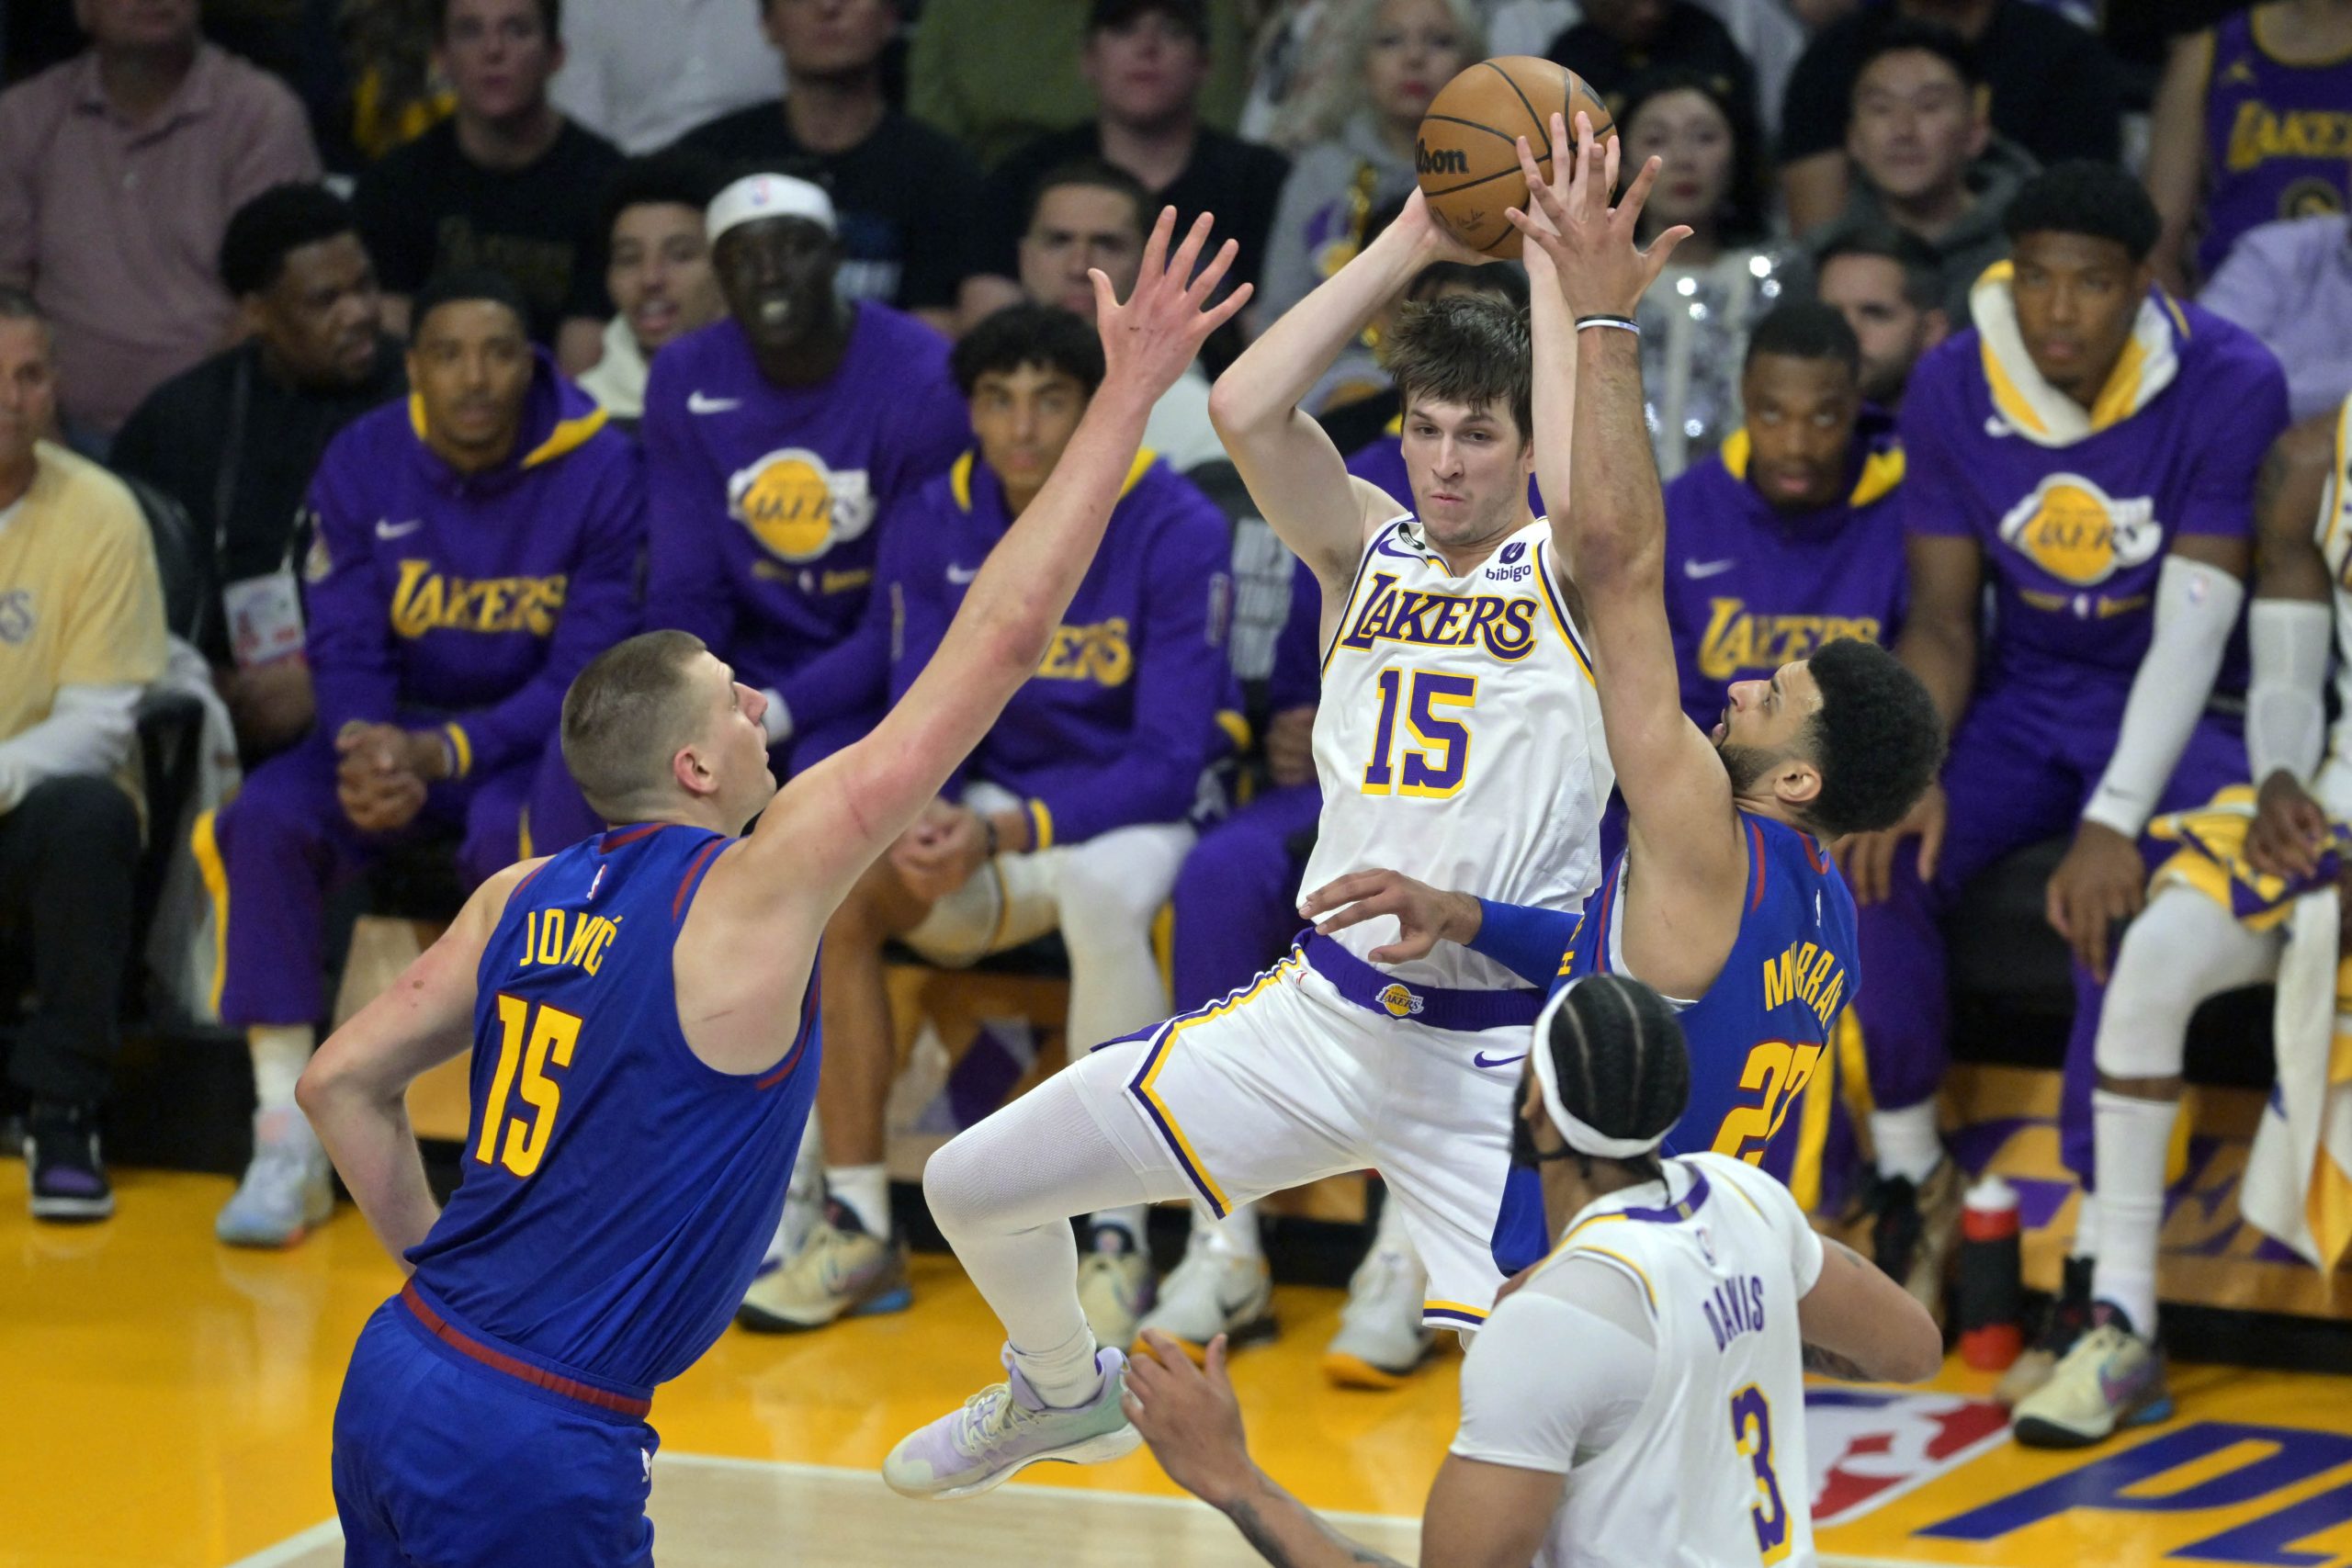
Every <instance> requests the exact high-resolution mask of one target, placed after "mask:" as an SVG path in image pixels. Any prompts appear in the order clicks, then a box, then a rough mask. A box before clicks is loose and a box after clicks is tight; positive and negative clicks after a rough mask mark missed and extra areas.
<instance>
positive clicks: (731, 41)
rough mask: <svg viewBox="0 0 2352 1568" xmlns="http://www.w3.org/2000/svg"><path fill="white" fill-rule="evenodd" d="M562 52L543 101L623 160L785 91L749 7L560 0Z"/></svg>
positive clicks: (675, 0) (728, 2) (686, 1)
mask: <svg viewBox="0 0 2352 1568" xmlns="http://www.w3.org/2000/svg"><path fill="white" fill-rule="evenodd" d="M793 3H794V4H797V5H801V6H809V5H812V4H819V3H821V0H793ZM563 51H564V59H563V69H562V70H560V71H558V72H557V73H555V80H554V81H553V82H551V83H549V84H548V98H549V99H550V100H551V101H552V102H553V103H554V104H555V107H557V108H559V109H561V110H562V111H563V112H564V114H566V115H567V116H569V117H570V118H572V119H573V120H576V121H577V122H579V123H580V124H582V125H584V126H586V127H587V128H588V129H589V130H593V131H594V132H595V133H596V134H597V135H599V136H601V137H603V138H604V139H605V141H610V142H612V143H614V144H615V145H616V146H617V147H619V148H620V150H621V151H622V152H627V153H628V154H629V155H630V156H631V157H637V156H640V155H642V154H644V153H647V152H654V151H656V150H658V149H660V148H663V147H667V146H669V145H670V143H672V142H673V141H676V140H677V139H678V138H679V137H681V136H684V134H685V133H686V132H687V131H689V130H693V129H694V128H695V126H697V125H702V124H705V123H707V122H708V121H710V120H713V119H716V118H718V117H719V116H720V115H723V114H731V113H733V112H734V111H735V110H737V109H740V108H743V107H747V106H749V105H752V104H757V103H764V102H766V101H767V100H768V99H770V98H773V97H775V96H776V94H777V93H778V92H780V91H782V90H783V87H784V73H783V71H782V70H781V69H780V67H779V66H778V63H777V62H776V60H775V57H774V56H772V55H770V54H769V53H768V52H767V51H765V50H764V49H763V48H762V47H761V39H760V24H759V17H758V15H757V13H755V12H754V11H753V10H752V4H751V0H662V5H661V6H660V7H659V8H658V9H657V8H655V7H653V6H648V5H647V4H646V3H645V0H564V3H563Z"/></svg>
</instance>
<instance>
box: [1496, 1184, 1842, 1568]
mask: <svg viewBox="0 0 2352 1568" xmlns="http://www.w3.org/2000/svg"><path fill="white" fill-rule="evenodd" d="M1666 1168H1667V1172H1668V1181H1669V1183H1670V1190H1671V1192H1672V1193H1673V1195H1674V1200H1675V1201H1673V1202H1671V1203H1670V1204H1667V1205H1665V1206H1662V1207H1646V1206H1645V1205H1647V1204H1655V1203H1657V1202H1658V1197H1659V1195H1658V1190H1657V1187H1656V1186H1655V1185H1652V1184H1644V1185H1643V1186H1641V1187H1637V1188H1634V1189H1632V1190H1630V1191H1628V1192H1627V1193H1624V1194H1623V1195H1620V1196H1612V1197H1611V1198H1606V1199H1603V1200H1601V1201H1600V1202H1599V1203H1596V1204H1594V1205H1593V1206H1592V1207H1590V1208H1588V1209H1586V1210H1585V1211H1584V1212H1583V1213H1581V1214H1579V1215H1578V1216H1577V1220H1576V1221H1575V1222H1574V1223H1573V1224H1570V1226H1569V1227H1568V1230H1567V1233H1566V1235H1564V1236H1563V1237H1562V1238H1561V1242H1560V1245H1559V1247H1558V1248H1557V1249H1555V1251H1554V1252H1553V1254H1552V1256H1551V1257H1550V1258H1546V1259H1545V1260H1544V1262H1543V1263H1541V1264H1539V1265H1537V1267H1536V1270H1535V1272H1534V1274H1533V1275H1532V1276H1531V1277H1530V1279H1529V1280H1528V1282H1527V1283H1526V1284H1525V1285H1524V1286H1522V1287H1521V1292H1519V1293H1520V1294H1532V1295H1541V1294H1543V1293H1544V1292H1545V1291H1546V1290H1547V1288H1554V1289H1556V1288H1557V1285H1556V1280H1557V1278H1558V1277H1559V1276H1560V1275H1561V1274H1562V1273H1563V1272H1565V1273H1566V1275H1568V1276H1569V1277H1570V1278H1573V1277H1574V1275H1575V1274H1576V1273H1577V1272H1579V1270H1576V1269H1567V1270H1565V1271H1564V1270H1563V1269H1562V1268H1561V1266H1562V1264H1563V1263H1564V1262H1565V1261H1566V1260H1568V1259H1570V1258H1587V1259H1597V1260H1599V1261H1600V1262H1601V1263H1604V1264H1607V1265H1609V1266H1611V1267H1612V1268H1614V1269H1619V1270H1621V1271H1623V1273H1624V1274H1625V1275H1627V1276H1629V1277H1630V1278H1631V1279H1632V1280H1633V1281H1634V1283H1635V1284H1637V1285H1638V1286H1639V1287H1640V1289H1641V1296H1642V1300H1643V1302H1644V1303H1645V1305H1646V1306H1647V1308H1648V1312H1649V1319H1650V1321H1649V1326H1650V1328H1651V1331H1652V1333H1653V1335H1654V1337H1655V1344H1656V1363H1655V1365H1656V1371H1655V1373H1654V1375H1653V1376H1652V1379H1651V1382H1650V1389H1649V1393H1648V1396H1647V1397H1646V1398H1645V1399H1644V1400H1643V1401H1642V1404H1641V1407H1640V1409H1639V1410H1638V1411H1637V1412H1636V1413H1635V1414H1634V1416H1633V1417H1632V1418H1631V1420H1630V1421H1629V1422H1628V1423H1627V1424H1626V1425H1625V1427H1624V1428H1623V1431H1621V1432H1620V1433H1619V1434H1618V1435H1617V1437H1616V1438H1614V1439H1613V1440H1611V1442H1610V1443H1609V1445H1608V1447H1607V1448H1606V1449H1605V1450H1603V1451H1602V1452H1601V1453H1600V1455H1599V1456H1598V1457H1595V1458H1591V1459H1589V1460H1586V1459H1584V1458H1582V1457H1579V1458H1578V1460H1577V1462H1576V1463H1575V1464H1574V1465H1573V1466H1572V1467H1571V1468H1569V1469H1568V1471H1567V1483H1566V1492H1565V1494H1564V1495H1563V1496H1562V1498H1561V1502H1560V1506H1559V1510H1558V1512H1557V1513H1555V1515H1554V1516H1553V1519H1552V1529H1551V1533H1550V1535H1549V1536H1548V1537H1547V1538H1546V1539H1545V1541H1544V1551H1542V1552H1541V1553H1540V1554H1539V1555H1538V1556H1537V1558H1536V1562H1537V1563H1539V1564H1542V1565H1543V1568H1567V1565H1570V1564H1574V1565H1577V1568H1600V1565H1602V1564H1607V1565H1609V1568H1632V1565H1634V1564H1640V1565H1641V1568H1662V1565H1666V1564H1673V1565H1675V1568H1702V1565H1704V1568H1723V1565H1725V1564H1731V1563H1758V1562H1760V1563H1765V1564H1775V1563H1780V1564H1787V1565H1788V1568H1808V1565H1810V1564H1812V1563H1813V1562H1815V1556H1814V1549H1813V1513H1812V1500H1811V1496H1810V1495H1809V1492H1808V1488H1809V1487H1810V1486H1811V1484H1812V1483H1811V1480H1810V1477H1811V1474H1812V1472H1811V1470H1810V1468H1809V1467H1808V1465H1807V1463H1806V1458H1805V1441H1804V1438H1805V1434H1804V1340H1803V1337H1802V1336H1801V1335H1800V1333H1799V1331H1798V1327H1797V1302H1798V1300H1799V1298H1800V1297H1802V1296H1803V1295H1804V1292H1807V1291H1810V1290H1811V1289H1813V1285H1814V1281H1815V1280H1817V1279H1819V1278H1820V1276H1821V1242H1820V1240H1819V1238H1817V1237H1816V1236H1815V1235H1814V1233H1813V1230H1812V1228H1811V1227H1810V1226H1809V1225H1807V1224H1806V1223H1805V1218H1804V1213H1802V1212H1801V1211H1800V1210H1799V1209H1798V1208H1797V1205H1796V1201H1795V1200H1794V1199H1792V1198H1791V1197H1790V1196H1789V1194H1788V1190H1787V1189H1786V1188H1784V1187H1782V1186H1781V1184H1780V1183H1779V1182H1778V1181H1775V1180H1774V1179H1772V1178H1771V1177H1770V1176H1767V1175H1765V1174H1764V1173H1763V1172H1762V1171H1759V1170H1758V1169H1756V1168H1754V1167H1753V1166H1749V1165H1747V1164H1744V1163H1743V1162H1741V1161H1739V1160H1736V1159H1732V1158H1730V1157H1728V1156H1723V1155H1692V1156H1686V1157H1684V1158H1680V1159H1673V1160H1668V1161H1667V1162H1666ZM1516 1299H1517V1298H1516V1296H1514V1297H1511V1298H1508V1299H1506V1300H1505V1301H1504V1302H1503V1303H1500V1304H1499V1305H1498V1306H1497V1308H1496V1309H1495V1314H1494V1317H1493V1319H1492V1320H1491V1321H1490V1324H1489V1326H1488V1329H1487V1334H1485V1335H1481V1336H1480V1337H1479V1339H1478V1340H1477V1341H1474V1342H1473V1345H1472V1348H1471V1355H1472V1356H1473V1357H1476V1356H1477V1355H1479V1354H1481V1353H1482V1352H1483V1351H1484V1350H1485V1349H1486V1348H1487V1339H1488V1337H1489V1336H1492V1337H1494V1339H1493V1342H1494V1343H1495V1344H1496V1345H1497V1346H1498V1347H1500V1346H1503V1345H1505V1344H1510V1343H1513V1342H1515V1341H1517V1340H1518V1339H1519V1338H1520V1337H1516V1336H1507V1335H1505V1333H1504V1329H1505V1326H1506V1325H1504V1322H1503V1318H1504V1314H1507V1313H1509V1312H1510V1310H1511V1307H1512V1303H1513V1302H1514V1301H1516ZM1531 1304H1532V1305H1535V1304H1540V1303H1531ZM1521 1310H1522V1311H1526V1310H1527V1309H1521ZM1531 1315H1532V1314H1531ZM1521 1348H1522V1353H1523V1350H1524V1346H1523V1345H1522V1347H1521ZM1555 1349H1556V1353H1557V1354H1558V1355H1560V1356H1561V1357H1565V1358H1571V1359H1573V1358H1574V1357H1575V1356H1577V1354H1578V1352H1579V1348H1578V1347H1577V1346H1575V1345H1565V1344H1564V1345H1560V1346H1557V1347H1556V1348H1555ZM1539 1353H1542V1350H1541V1348H1539ZM1471 1375H1472V1374H1471V1371H1470V1369H1469V1368H1468V1367H1467V1366H1465V1367H1464V1371H1463V1377H1464V1383H1465V1385H1467V1384H1468V1383H1469V1382H1470V1381H1471ZM1465 1426H1466V1422H1465Z"/></svg>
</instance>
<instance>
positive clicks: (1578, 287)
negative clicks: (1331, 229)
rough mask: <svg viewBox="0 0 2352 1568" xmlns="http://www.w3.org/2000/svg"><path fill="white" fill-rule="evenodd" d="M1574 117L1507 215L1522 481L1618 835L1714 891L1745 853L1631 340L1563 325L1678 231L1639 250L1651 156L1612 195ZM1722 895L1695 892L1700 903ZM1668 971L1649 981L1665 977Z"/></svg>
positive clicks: (1629, 297)
mask: <svg viewBox="0 0 2352 1568" xmlns="http://www.w3.org/2000/svg"><path fill="white" fill-rule="evenodd" d="M1578 128H1579V129H1578V136H1579V140H1578V144H1577V149H1576V152H1575V153H1574V157H1573V164H1571V158H1570V153H1569V151H1568V145H1567V138H1566V126H1565V124H1564V123H1563V122H1562V120H1561V118H1560V117H1558V116H1555V117H1554V118H1553V131H1552V135H1553V164H1554V167H1555V168H1556V169H1562V170H1571V169H1572V172H1571V173H1564V174H1563V175H1561V176H1560V177H1558V178H1557V179H1555V181H1554V182H1553V183H1551V184H1549V185H1546V184H1544V183H1543V182H1542V181H1541V179H1540V178H1538V177H1535V174H1536V172H1535V167H1534V163H1533V160H1532V156H1531V155H1530V153H1529V152H1528V149H1527V145H1526V142H1525V141H1523V140H1522V141H1521V144H1520V156H1521V160H1522V163H1523V164H1524V167H1525V169H1526V170H1527V172H1528V173H1529V175H1530V176H1531V178H1530V188H1531V190H1532V191H1533V192H1534V197H1535V206H1536V209H1537V211H1536V212H1535V213H1534V214H1532V215H1531V214H1527V213H1517V212H1515V213H1513V215H1512V220H1513V221H1514V222H1515V223H1517V224H1518V225H1519V226H1520V228H1521V231H1522V232H1524V233H1525V234H1526V235H1527V236H1528V243H1527V247H1526V252H1527V257H1528V277H1529V284H1530V289H1529V293H1530V297H1531V298H1530V312H1531V326H1532V335H1533V337H1534V348H1535V366H1536V373H1535V387H1534V396H1535V461H1536V479H1537V482H1538V483H1539V484H1540V485H1542V486H1543V488H1544V493H1545V494H1547V495H1555V496H1566V497H1567V498H1568V505H1567V507H1566V513H1565V517H1564V518H1562V519H1558V520H1555V529H1556V530H1557V532H1556V535H1555V536H1556V537H1557V538H1558V539H1559V541H1560V544H1561V547H1562V554H1563V555H1564V556H1565V557H1566V559H1567V561H1568V563H1569V567H1570V570H1571V572H1572V574H1573V576H1574V577H1575V580H1576V586H1577V589H1578V590H1579V591H1580V592H1582V594H1583V596H1584V603H1585V612H1586V614H1587V615H1589V617H1590V620H1591V628H1592V641H1593V662H1594V666H1595V671H1596V674H1597V676H1598V678H1599V684H1600V716H1601V722H1602V726H1603V728H1604V729H1605V730H1606V732H1607V734H1608V738H1609V754H1610V758H1611V761H1613V762H1614V763H1615V764H1616V768H1617V780H1618V784H1619V786H1620V787H1621V788H1622V789H1623V792H1624V796H1625V804H1626V807H1627V811H1628V813H1629V815H1630V818H1631V841H1632V843H1633V844H1634V846H1635V849H1634V852H1635V855H1636V857H1637V858H1638V859H1640V860H1642V861H1643V862H1644V863H1646V864H1649V865H1652V866H1663V867H1665V868H1666V870H1665V871H1664V872H1663V874H1659V875H1657V876H1654V877H1651V878H1648V879H1647V885H1648V886H1651V887H1653V888H1656V887H1660V886H1677V887H1680V886H1691V887H1693V888H1697V889H1703V890H1704V891H1705V892H1706V893H1712V892H1713V891H1715V890H1716V889H1717V888H1718V887H1719V886H1730V885H1733V884H1736V882H1737V881H1738V880H1739V878H1740V877H1741V876H1742V875H1744V874H1745V872H1746V865H1747V858H1746V857H1747V851H1746V848H1745V846H1744V844H1743V842H1742V840H1741V837H1740V835H1739V833H1738V831H1737V824H1736V820H1735V818H1734V816H1733V813H1732V804H1731V780H1730V776H1729V774H1728V773H1726V772H1725V771H1724V765H1723V763H1722V761H1720V760H1719V759H1717V758H1716V756H1715V755H1714V752H1713V747H1712V746H1711V745H1710V743H1709V742H1708V739H1707V738H1706V737H1705V736H1704V735H1702V734H1701V733H1700V731H1699V729H1698V728H1697V727H1696V726H1694V725H1693V724H1692V723H1691V720H1690V719H1689V717H1688V716H1685V715H1684V713H1683V711H1682V691H1681V682H1680V677H1679V674H1678V673H1677V671H1676V667H1675V660H1674V636H1673V631H1672V629H1671V627H1670V626H1669V625H1668V621H1667V615H1666V571H1665V561H1666V505H1665V500H1664V496H1663V494H1662V492H1661V491H1660V490H1659V488H1658V479H1657V468H1656V466H1655V465H1654V464H1653V462H1652V460H1651V456H1650V443H1649V433H1648V431H1647V429H1646V427H1645V423H1644V421H1643V415H1642V372H1641V344H1640V340H1639V338H1638V337H1637V335H1636V334H1635V333H1632V332H1629V331H1625V330H1623V329H1622V328H1620V327H1616V326H1611V325H1605V324H1596V325H1588V326H1586V327H1585V328H1584V329H1583V330H1582V331H1578V329H1577V322H1578V321H1587V322H1593V321H1596V320H1597V321H1603V322H1605V321H1631V320H1632V319H1633V315H1634V310H1635V308H1636V307H1637V306H1638V305H1639V304H1640V302H1641V298H1642V295H1643V293H1644V291H1645V290H1646V289H1647V288H1649V286H1650V284H1651V283H1652V282H1653V281H1654V280H1655V279H1656V278H1657V275H1658V273H1659V271H1660V270H1661V269H1662V268H1663V267H1664V266H1665V264H1666V260H1667V257H1668V255H1669V254H1671V253H1672V251H1673V249H1674V247H1675V245H1676V244H1677V243H1679V241H1680V240H1681V239H1682V237H1683V236H1684V235H1686V234H1688V233H1689V231H1688V230H1687V229H1680V228H1677V229H1672V230H1668V231H1667V232H1666V233H1665V234H1663V235H1661V236H1660V237H1659V239H1658V243H1657V244H1655V245H1653V246H1652V247H1651V248H1650V250H1649V251H1648V252H1646V253H1645V252H1643V251H1642V250H1640V249H1639V248H1638V247H1637V246H1636V245H1635V243H1634V226H1635V224H1636V222H1637V221H1638V220H1639V219H1640V216H1641V209H1642V203H1643V201H1644V199H1645V197H1647V196H1648V195H1649V191H1650V186H1652V185H1653V184H1655V183H1656V181H1657V174H1658V168H1659V164H1658V162H1657V160H1656V159H1652V160H1650V162H1649V163H1648V164H1645V166H1644V167H1643V169H1642V171H1641V173H1640V174H1638V175H1635V176H1634V182H1633V184H1632V186H1631V187H1630V188H1629V189H1628V190H1627V191H1626V193H1625V197H1624V199H1623V201H1622V202H1620V203H1619V204H1618V205H1617V206H1616V207H1615V208H1613V209H1612V208H1610V207H1608V206H1607V205H1606V201H1607V194H1606V193H1607V192H1608V191H1609V190H1610V189H1611V188H1612V186H1613V176H1614V174H1615V168H1614V164H1615V162H1616V160H1615V156H1614V151H1613V149H1614V142H1613V139H1612V141H1611V147H1610V148H1609V149H1604V148H1603V147H1601V146H1600V144H1598V143H1597V142H1595V141H1593V140H1592V136H1591V125H1590V122H1589V120H1582V119H1580V120H1579V122H1578ZM1571 374H1573V376H1574V378H1575V379H1574V381H1573V382H1571V381H1570V380H1569V376H1570V375H1571ZM1724 902H1725V901H1724V900H1723V899H1721V898H1717V897H1703V895H1702V907H1709V908H1713V907H1721V906H1724ZM1685 934H1686V936H1687V932H1686V933H1685ZM1692 958H1693V960H1694V964H1695V966H1696V967H1699V968H1702V969H1707V971H1708V972H1707V974H1705V975H1702V976H1700V978H1701V979H1702V980H1704V979H1707V978H1712V973H1713V972H1712V968H1711V967H1709V966H1708V965H1706V964H1704V963H1703V962H1700V960H1701V958H1702V955H1701V954H1698V953H1693V954H1692ZM1637 966H1638V965H1637ZM1646 973H1647V971H1645V974H1646ZM1671 978H1672V977H1671V976H1657V983H1659V984H1661V985H1669V987H1670V984H1671Z"/></svg>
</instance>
